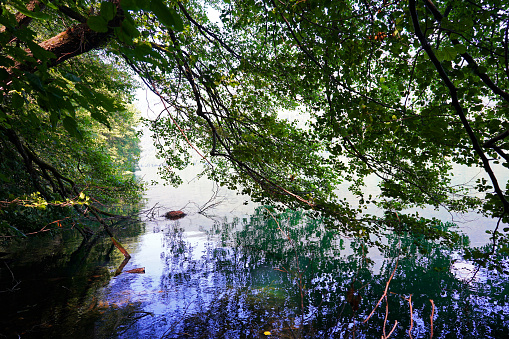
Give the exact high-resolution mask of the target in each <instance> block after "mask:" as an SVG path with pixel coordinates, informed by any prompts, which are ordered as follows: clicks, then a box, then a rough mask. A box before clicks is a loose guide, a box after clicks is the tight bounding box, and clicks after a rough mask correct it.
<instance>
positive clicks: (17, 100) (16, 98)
mask: <svg viewBox="0 0 509 339" xmlns="http://www.w3.org/2000/svg"><path fill="white" fill-rule="evenodd" d="M24 103H25V99H23V97H22V96H21V95H20V94H19V93H18V92H14V93H13V94H12V97H11V104H12V107H13V108H14V109H19V108H21V107H23V105H24Z"/></svg>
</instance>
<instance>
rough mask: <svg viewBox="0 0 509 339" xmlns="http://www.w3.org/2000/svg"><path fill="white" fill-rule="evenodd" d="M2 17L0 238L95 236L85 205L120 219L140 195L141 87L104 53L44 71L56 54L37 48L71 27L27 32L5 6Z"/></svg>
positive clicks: (49, 25)
mask: <svg viewBox="0 0 509 339" xmlns="http://www.w3.org/2000/svg"><path fill="white" fill-rule="evenodd" d="M12 6H14V7H7V8H9V9H15V8H16V6H15V5H12ZM18 15H19V14H18ZM1 20H2V24H3V25H4V27H2V30H1V31H2V33H1V38H2V56H1V57H0V58H1V63H2V66H3V67H2V68H1V69H0V70H1V73H2V92H3V96H2V102H1V111H0V158H1V159H2V161H1V163H0V233H2V234H3V235H14V236H19V235H23V234H25V233H32V232H37V231H39V230H49V229H58V228H59V227H64V226H71V227H77V228H78V229H80V230H82V232H86V231H89V230H88V229H87V228H86V227H84V226H83V225H82V224H81V221H80V218H79V214H86V213H87V209H88V207H89V205H90V206H92V205H94V206H97V207H100V208H101V210H103V212H105V213H106V212H108V213H118V212H125V211H124V209H123V208H121V205H125V204H129V203H132V202H134V201H136V200H137V199H138V198H139V191H140V188H141V187H140V184H139V183H138V182H137V181H136V180H135V178H134V176H133V171H134V166H135V164H136V160H137V155H138V154H139V148H138V138H137V135H136V131H135V130H134V129H133V126H135V125H136V124H137V123H138V122H137V117H136V112H135V110H134V108H133V107H132V106H130V105H128V104H129V103H130V102H131V101H132V100H133V99H134V97H133V93H134V89H136V87H137V84H136V82H134V81H133V80H132V78H131V77H129V76H128V75H127V74H126V73H125V70H123V69H122V68H121V67H119V65H116V64H112V62H111V60H108V58H107V56H106V55H105V54H104V53H96V52H90V53H88V54H86V55H79V56H76V57H75V58H73V59H71V60H69V61H68V62H66V63H63V64H59V65H58V66H57V67H51V68H48V67H47V66H48V62H50V61H49V57H50V56H51V53H48V54H44V51H43V50H42V49H41V48H40V47H37V46H38V45H37V44H36V42H40V41H43V40H45V39H47V38H48V37H51V36H53V35H54V34H56V33H58V32H59V31H60V30H61V29H65V27H66V25H65V24H64V25H62V24H61V23H59V22H54V21H53V20H52V21H49V20H46V21H40V22H39V21H37V22H35V21H34V22H32V24H31V25H30V26H29V27H30V28H28V27H23V26H22V25H21V23H18V22H19V20H18V16H14V15H11V13H10V12H9V11H8V10H7V9H4V11H3V15H2V18H1ZM27 46H28V49H27ZM34 57H36V58H39V61H36V59H34ZM21 65H23V66H21ZM28 67H34V68H33V69H31V70H30V71H29V70H28ZM115 206H117V207H115ZM105 207H107V208H105ZM76 211H78V212H79V214H78V215H77V214H76Z"/></svg>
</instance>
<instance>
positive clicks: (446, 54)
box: [442, 46, 458, 61]
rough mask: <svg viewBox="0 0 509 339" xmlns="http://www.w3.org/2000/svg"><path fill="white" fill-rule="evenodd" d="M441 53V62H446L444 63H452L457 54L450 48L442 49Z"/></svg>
mask: <svg viewBox="0 0 509 339" xmlns="http://www.w3.org/2000/svg"><path fill="white" fill-rule="evenodd" d="M442 53H443V54H442V57H443V60H446V61H453V60H454V58H456V55H458V52H457V51H456V49H455V48H454V47H451V46H447V47H444V49H443V50H442Z"/></svg>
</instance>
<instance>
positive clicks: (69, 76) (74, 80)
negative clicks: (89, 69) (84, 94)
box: [64, 73, 81, 82]
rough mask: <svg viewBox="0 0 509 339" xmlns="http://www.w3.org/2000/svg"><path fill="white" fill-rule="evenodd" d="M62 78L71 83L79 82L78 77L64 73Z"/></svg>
mask: <svg viewBox="0 0 509 339" xmlns="http://www.w3.org/2000/svg"><path fill="white" fill-rule="evenodd" d="M64 78H66V79H67V80H69V81H72V82H81V79H80V77H79V76H77V75H75V74H72V73H65V74H64Z"/></svg>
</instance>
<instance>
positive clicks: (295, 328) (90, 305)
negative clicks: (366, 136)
mask: <svg viewBox="0 0 509 339" xmlns="http://www.w3.org/2000/svg"><path fill="white" fill-rule="evenodd" d="M143 147H144V150H143V154H142V157H141V159H140V163H139V170H138V172H137V173H136V175H137V176H139V177H140V178H143V180H145V181H146V182H150V181H151V180H156V179H157V178H158V175H157V169H158V168H159V167H160V166H162V165H161V162H159V161H158V160H156V158H155V156H154V149H153V148H152V147H151V146H150V140H149V139H147V137H145V139H144V140H143ZM197 173H198V170H193V169H190V170H187V171H186V172H185V173H183V179H184V184H183V185H182V186H181V187H179V188H174V187H171V186H164V185H162V184H158V185H153V186H149V187H148V189H147V192H146V194H145V201H144V207H143V213H141V214H140V220H141V221H140V222H131V223H126V224H121V225H117V226H116V227H115V229H114V233H115V234H116V235H117V236H118V238H119V240H120V241H121V242H122V244H123V245H124V246H125V247H126V249H127V250H128V251H129V253H131V255H132V258H131V260H129V262H127V264H126V265H125V267H123V269H122V271H121V272H119V269H118V268H119V266H120V265H121V264H122V262H123V259H124V258H123V256H122V254H121V253H120V252H119V251H118V250H117V249H116V248H115V247H114V246H113V245H112V244H111V241H110V240H109V238H108V237H106V236H104V235H103V234H97V235H95V236H94V237H93V238H92V239H90V240H88V241H84V240H83V239H82V238H81V236H80V235H79V234H78V233H74V232H66V233H60V234H48V235H45V236H41V237H37V238H30V239H27V240H18V241H15V242H13V243H11V244H10V246H5V245H4V246H3V247H2V248H1V253H0V255H1V256H0V304H1V305H2V307H1V308H0V315H1V316H0V337H7V338H18V337H21V338H380V337H382V338H388V337H390V338H431V337H432V338H507V337H509V279H508V277H507V276H506V275H502V274H498V273H496V272H495V271H488V270H486V269H481V270H479V272H477V273H476V274H474V273H475V271H476V269H475V267H474V266H473V265H472V264H471V263H469V262H467V261H465V260H462V258H461V253H462V247H463V246H465V245H467V244H470V245H472V246H483V245H486V244H488V243H489V235H487V234H486V233H485V230H486V229H493V228H494V227H495V225H496V220H490V219H486V218H483V217H481V216H478V215H476V214H468V215H463V216H452V215H450V214H448V213H447V212H445V211H440V210H439V211H433V210H424V211H420V212H421V213H422V214H423V215H425V216H429V215H431V216H436V217H438V218H440V220H441V221H442V223H440V224H437V227H439V228H441V229H444V230H446V229H455V228H456V227H458V228H457V230H458V232H460V233H461V236H460V237H458V238H457V239H456V240H455V243H454V244H453V246H451V247H445V246H443V245H441V244H437V243H432V242H429V241H426V240H425V239H423V238H418V237H410V236H408V235H404V234H400V235H395V234H388V235H387V236H386V237H385V238H384V244H385V247H383V248H381V249H379V248H375V247H371V246H369V245H368V244H367V243H365V242H363V241H360V240H359V239H353V238H349V237H345V236H344V235H342V234H341V233H340V232H338V231H336V230H332V229H327V228H326V227H325V226H324V223H323V221H322V220H320V219H316V218H314V217H313V216H311V215H309V214H307V213H305V212H302V211H285V212H283V213H275V212H273V211H272V210H271V208H270V207H268V206H261V205H258V204H255V203H253V202H251V201H250V200H249V198H248V197H246V196H241V195H237V194H236V193H235V192H232V191H228V190H226V189H224V188H218V187H217V186H216V185H215V184H214V183H213V182H211V181H208V180H206V179H205V178H197V177H196V175H197ZM462 175H463V176H465V178H466V177H468V176H475V175H476V173H463V174H462ZM459 177H460V175H459ZM461 180H463V179H461ZM465 180H467V179H465ZM371 186H373V187H374V186H375V183H372V185H371ZM345 194H347V193H346V192H345ZM172 210H182V211H184V212H185V213H186V214H187V215H186V216H185V217H184V218H182V219H178V220H169V219H166V218H165V217H164V216H163V215H164V213H166V212H167V211H172ZM375 212H376V211H375ZM143 268H144V271H143V273H129V271H131V270H137V269H138V271H140V269H143ZM135 272H136V271H135Z"/></svg>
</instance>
